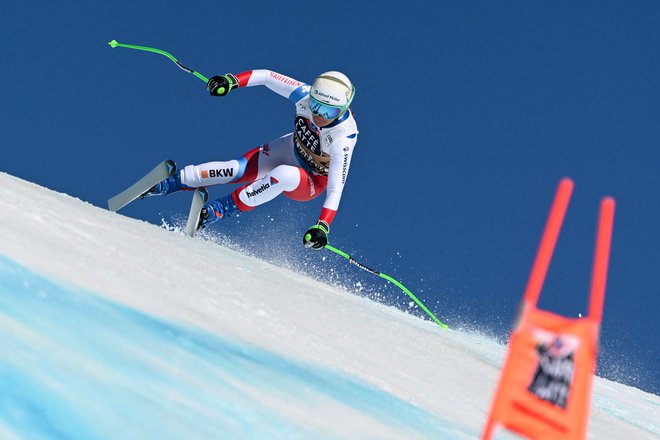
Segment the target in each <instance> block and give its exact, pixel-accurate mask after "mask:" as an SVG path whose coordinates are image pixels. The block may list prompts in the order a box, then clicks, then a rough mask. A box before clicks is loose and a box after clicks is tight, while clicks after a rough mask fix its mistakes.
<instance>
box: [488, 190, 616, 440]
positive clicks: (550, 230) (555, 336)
mask: <svg viewBox="0 0 660 440" xmlns="http://www.w3.org/2000/svg"><path fill="white" fill-rule="evenodd" d="M572 192H573V181H572V180H571V179H568V178H565V179H562V181H561V182H560V184H559V188H558V190H557V194H556V195H555V200H554V202H553V204H552V208H551V210H550V215H549V217H548V221H547V223H546V227H545V231H544V233H543V238H542V240H541V244H540V246H539V249H538V252H537V255H536V259H535V260H534V265H533V267H532V273H531V275H530V278H529V281H528V283H527V288H526V290H525V294H524V297H523V301H522V304H521V310H520V315H519V318H518V324H517V326H516V327H515V329H514V330H513V333H512V334H511V339H510V341H509V347H508V352H507V355H506V359H505V361H504V366H503V368H502V374H501V376H500V381H499V383H498V386H497V390H496V393H495V397H494V400H493V403H492V406H491V408H490V413H489V416H488V419H487V421H486V425H485V428H484V432H483V436H482V439H491V438H492V437H493V434H494V432H495V430H496V429H498V430H499V429H506V430H509V431H512V432H514V433H516V434H518V435H521V436H524V437H527V438H530V439H552V440H558V439H584V438H586V433H587V422H588V420H589V407H590V403H591V387H592V381H593V374H594V372H595V368H596V352H597V349H598V335H599V332H600V323H601V318H602V311H603V302H604V298H605V284H606V280H607V267H608V263H609V255H610V247H611V241H612V229H613V224H614V207H615V202H614V199H612V198H611V197H605V198H604V199H603V200H602V202H601V205H600V215H599V221H598V232H597V235H596V247H595V253H594V264H593V273H592V279H591V292H590V299H589V314H588V316H586V317H584V318H578V319H575V318H567V317H564V316H560V315H557V314H554V313H551V312H548V311H544V310H540V309H538V308H537V307H536V305H537V302H538V298H539V295H540V293H541V288H542V286H543V282H544V280H545V276H546V274H547V271H548V266H549V265H550V260H551V259H552V253H553V252H554V248H555V245H556V243H557V238H558V236H559V232H560V230H561V225H562V223H563V221H564V217H565V214H566V210H567V208H568V203H569V201H570V198H571V194H572Z"/></svg>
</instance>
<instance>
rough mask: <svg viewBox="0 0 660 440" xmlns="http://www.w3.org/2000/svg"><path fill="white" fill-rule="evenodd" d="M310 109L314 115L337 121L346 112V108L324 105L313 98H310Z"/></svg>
mask: <svg viewBox="0 0 660 440" xmlns="http://www.w3.org/2000/svg"><path fill="white" fill-rule="evenodd" d="M309 109H310V110H311V111H312V113H313V114H315V115H317V116H321V117H322V118H324V119H336V118H338V117H339V116H340V115H341V114H342V113H344V111H346V109H345V108H344V107H337V106H335V105H329V104H324V103H322V102H321V101H318V100H316V99H314V98H312V97H311V96H310V97H309Z"/></svg>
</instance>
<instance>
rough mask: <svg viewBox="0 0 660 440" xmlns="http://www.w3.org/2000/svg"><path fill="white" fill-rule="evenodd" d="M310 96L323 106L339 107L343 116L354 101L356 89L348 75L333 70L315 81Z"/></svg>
mask: <svg viewBox="0 0 660 440" xmlns="http://www.w3.org/2000/svg"><path fill="white" fill-rule="evenodd" d="M309 96H310V97H312V98H313V99H315V100H316V101H318V102H320V103H321V104H325V105H329V106H331V107H338V108H339V109H340V113H339V116H341V115H343V114H344V113H345V112H346V109H348V107H349V106H350V105H351V102H352V101H353V97H354V96H355V87H353V84H352V83H351V80H350V79H348V77H347V76H346V75H344V74H343V73H341V72H336V71H334V70H333V71H330V72H325V73H322V74H321V75H319V76H318V78H316V79H315V80H314V83H313V84H312V88H311V89H310V90H309ZM339 116H336V117H339Z"/></svg>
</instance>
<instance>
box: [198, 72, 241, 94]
mask: <svg viewBox="0 0 660 440" xmlns="http://www.w3.org/2000/svg"><path fill="white" fill-rule="evenodd" d="M236 87H238V78H236V76H235V75H232V74H231V73H228V74H226V75H216V76H214V77H212V78H211V79H209V82H208V83H206V88H207V90H208V91H209V93H210V94H211V96H225V95H226V94H227V93H229V92H231V91H232V89H235V88H236Z"/></svg>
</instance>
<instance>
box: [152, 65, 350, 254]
mask: <svg viewBox="0 0 660 440" xmlns="http://www.w3.org/2000/svg"><path fill="white" fill-rule="evenodd" d="M261 85H263V86H266V87H268V88H269V89H270V90H272V91H273V92H275V93H277V94H279V95H281V96H284V97H285V98H288V99H289V100H291V102H293V103H294V105H295V106H296V116H295V120H294V131H293V132H292V133H289V134H286V135H284V136H282V137H280V138H278V139H275V140H273V141H271V142H269V143H267V144H264V145H261V146H259V147H257V148H254V149H252V150H250V151H248V152H247V153H245V154H243V155H242V156H240V157H239V158H237V159H234V160H228V161H216V162H207V163H203V164H200V165H188V166H186V167H184V168H183V169H181V170H179V171H177V172H176V173H175V174H174V175H173V176H171V177H169V178H167V179H165V180H163V181H162V182H160V183H159V184H157V185H155V186H154V187H153V188H151V190H150V191H149V192H147V193H146V194H145V196H155V195H166V194H171V193H173V192H177V191H180V190H194V189H195V188H198V187H208V186H213V185H220V184H227V183H238V184H243V185H242V186H240V187H239V188H237V189H236V190H235V191H233V192H232V193H231V194H229V195H227V196H224V197H221V198H219V199H217V200H213V201H211V202H209V203H207V204H205V205H204V207H203V209H202V212H201V216H200V224H199V227H205V226H208V225H209V224H212V223H215V222H217V221H218V220H220V219H221V218H223V217H229V216H231V215H232V214H235V213H239V212H245V211H250V210H252V209H254V208H256V207H257V206H259V205H261V204H264V203H266V202H269V201H271V200H273V199H274V198H275V197H277V196H278V195H280V194H284V195H285V196H287V197H288V198H290V199H293V200H297V201H301V202H306V201H309V200H312V199H313V198H315V197H317V196H319V195H320V194H321V193H322V192H323V191H324V190H327V192H326V197H325V201H324V203H323V208H322V210H321V213H320V215H319V218H318V221H317V222H316V224H315V225H313V226H312V227H311V228H310V229H309V230H308V231H307V232H306V233H305V235H304V236H303V244H304V245H305V247H307V248H312V249H317V250H318V249H323V247H324V246H325V245H326V244H328V233H329V232H330V224H331V223H332V221H333V219H334V217H335V214H336V212H337V209H338V207H339V201H340V199H341V194H342V191H343V189H344V185H345V183H346V177H347V175H348V169H349V167H350V164H351V155H352V154H353V149H354V148H355V144H356V143H357V135H358V129H357V124H356V122H355V119H354V117H353V113H352V112H351V110H350V108H349V106H350V105H351V102H352V100H353V97H354V95H355V88H354V87H353V85H352V83H351V81H350V80H349V79H348V78H347V77H346V75H344V74H342V73H340V72H336V71H331V72H326V73H323V74H322V75H320V76H319V77H317V78H316V79H315V80H314V82H313V83H312V85H311V86H310V85H308V84H304V83H302V82H300V81H296V80H295V79H292V78H289V77H287V76H284V75H281V74H279V73H276V72H273V71H270V70H265V69H261V70H250V71H247V72H243V73H240V74H238V75H233V74H230V73H228V74H226V75H219V76H214V77H212V78H211V79H209V81H208V83H207V89H208V90H209V92H210V94H211V95H212V96H225V95H227V93H229V92H230V91H232V90H234V89H235V88H239V87H252V86H261Z"/></svg>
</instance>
